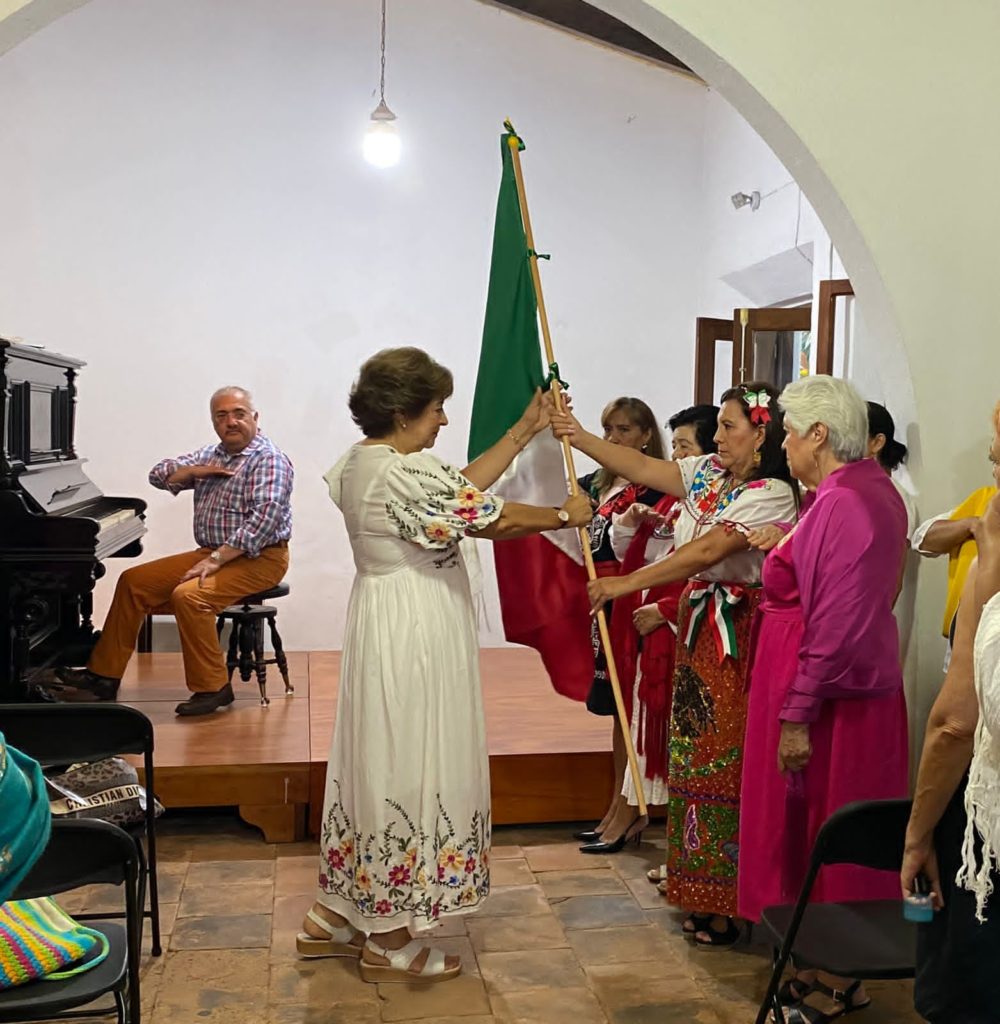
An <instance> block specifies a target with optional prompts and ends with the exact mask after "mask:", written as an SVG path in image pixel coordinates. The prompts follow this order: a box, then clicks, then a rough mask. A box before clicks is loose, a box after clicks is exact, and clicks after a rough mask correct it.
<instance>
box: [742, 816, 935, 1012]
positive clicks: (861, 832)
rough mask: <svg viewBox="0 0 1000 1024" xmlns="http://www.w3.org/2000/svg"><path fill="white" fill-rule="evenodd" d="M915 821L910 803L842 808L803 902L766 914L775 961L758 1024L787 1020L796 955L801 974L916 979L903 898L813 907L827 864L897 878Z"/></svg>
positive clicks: (822, 841) (829, 824)
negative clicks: (786, 984) (787, 984)
mask: <svg viewBox="0 0 1000 1024" xmlns="http://www.w3.org/2000/svg"><path fill="white" fill-rule="evenodd" d="M909 819H910V801H909V800H870V801H865V802H861V803H854V804H848V805H847V806H846V807H841V808H840V809H839V810H838V811H835V812H834V813H833V814H831V815H830V817H829V818H828V819H827V820H826V822H824V824H823V827H822V828H821V829H820V830H819V835H818V836H817V837H816V843H815V845H814V846H813V851H812V858H811V860H810V863H809V870H808V872H807V873H806V878H805V881H804V882H803V883H802V891H801V892H800V893H799V899H798V902H797V903H796V904H795V905H794V906H793V905H791V904H787V905H784V906H778V907H768V908H767V909H765V910H764V912H763V913H762V914H761V925H762V926H763V927H764V928H765V929H766V930H767V932H769V933H770V937H771V939H772V944H773V946H774V954H775V955H774V970H773V971H772V972H771V980H770V982H769V983H768V986H767V992H766V994H765V996H764V1000H763V1002H762V1003H761V1005H760V1010H759V1012H758V1013H757V1024H765V1021H766V1020H767V1015H768V1013H769V1012H770V1011H772V1010H773V1011H774V1015H775V1016H774V1019H775V1020H776V1021H782V1020H784V1016H783V1010H782V1007H781V1005H780V1003H779V1001H778V988H779V986H780V984H781V975H782V973H783V972H784V970H785V966H786V965H787V963H788V960H789V958H790V957H793V956H794V958H795V966H796V967H797V968H799V969H805V970H820V971H826V972H827V973H828V974H834V975H837V976H838V977H841V978H864V979H875V978H878V979H893V978H912V977H913V975H914V973H915V967H916V959H917V950H916V944H917V931H916V928H914V926H913V925H912V924H911V923H910V922H909V921H907V920H905V919H904V918H903V903H902V899H895V900H860V901H855V902H850V903H812V904H810V903H809V894H810V893H811V892H812V887H813V884H814V883H815V881H816V876H817V875H818V874H819V870H820V868H821V867H823V865H824V864H856V865H859V866H861V867H868V868H877V869H879V870H882V871H896V872H898V871H899V870H900V868H901V867H902V863H903V843H904V839H905V837H906V825H907V822H908V821H909Z"/></svg>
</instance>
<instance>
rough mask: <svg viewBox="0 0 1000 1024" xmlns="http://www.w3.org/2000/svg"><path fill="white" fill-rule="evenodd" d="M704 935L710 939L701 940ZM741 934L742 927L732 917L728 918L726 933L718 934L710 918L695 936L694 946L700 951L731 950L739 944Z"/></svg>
mask: <svg viewBox="0 0 1000 1024" xmlns="http://www.w3.org/2000/svg"><path fill="white" fill-rule="evenodd" d="M713 916H714V915H713ZM702 934H705V935H707V936H708V938H707V939H703V938H700V936H701V935H702ZM741 934H742V931H741V929H740V926H739V925H738V924H737V923H736V922H735V921H734V920H733V919H732V918H731V917H727V918H726V930H725V931H724V932H717V931H716V930H715V929H714V928H713V927H712V926H711V918H709V920H708V921H707V922H706V923H705V927H704V928H700V929H699V930H698V933H697V934H696V935H695V937H694V944H695V945H696V946H697V947H698V948H699V949H731V948H732V947H733V946H735V945H736V943H737V942H739V939H740V935H741Z"/></svg>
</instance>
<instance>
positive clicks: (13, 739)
mask: <svg viewBox="0 0 1000 1024" xmlns="http://www.w3.org/2000/svg"><path fill="white" fill-rule="evenodd" d="M0 732H2V733H3V734H4V737H5V738H6V740H7V742H8V743H9V744H10V745H11V746H12V747H16V748H17V749H18V750H21V751H23V752H24V753H25V754H27V755H28V756H29V757H33V758H34V759H35V760H36V761H38V762H39V764H41V765H42V766H43V767H45V768H48V767H52V766H54V765H68V764H75V763H77V762H81V761H100V760H103V759H104V758H106V757H116V756H117V755H119V754H141V755H142V765H143V773H144V776H145V778H144V785H145V788H146V811H145V818H144V821H143V824H142V826H141V827H139V828H138V829H137V830H136V834H135V835H134V837H133V838H134V839H135V844H136V847H137V850H138V855H139V905H140V907H141V908H142V916H143V918H146V917H148V918H149V919H150V924H151V926H152V933H153V934H152V949H151V952H152V954H153V956H160V954H161V953H162V947H161V945H160V899H159V892H158V889H157V883H156V806H155V803H154V799H153V794H154V793H155V792H156V790H155V788H154V780H153V723H152V722H151V721H150V720H149V719H148V718H147V717H146V716H145V715H144V714H143V713H142V712H141V711H137V710H136V709H135V708H130V707H128V706H127V705H125V704H0ZM143 838H145V850H144V849H143V842H142V839H143ZM147 889H148V891H149V910H148V911H147V910H146V909H145V908H146V891H147ZM107 916H108V915H106V914H90V915H87V914H78V915H77V917H78V918H80V920H86V919H88V918H92V917H101V918H104V917H107Z"/></svg>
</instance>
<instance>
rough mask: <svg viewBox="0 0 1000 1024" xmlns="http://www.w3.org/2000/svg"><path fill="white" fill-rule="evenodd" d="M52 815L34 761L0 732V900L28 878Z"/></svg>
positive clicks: (47, 831)
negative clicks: (10, 745) (8, 743)
mask: <svg viewBox="0 0 1000 1024" xmlns="http://www.w3.org/2000/svg"><path fill="white" fill-rule="evenodd" d="M51 827H52V814H51V812H50V811H49V797H48V791H47V790H46V788H45V779H44V778H43V777H42V769H41V767H40V766H39V764H38V762H37V761H33V760H32V759H31V758H30V757H27V756H26V755H24V754H22V753H21V751H20V750H15V749H14V748H13V747H8V746H7V742H6V741H5V740H4V738H3V734H2V733H0V903H3V902H4V901H5V900H6V899H7V898H8V897H9V896H10V895H11V893H13V892H14V890H15V889H17V887H18V886H19V885H20V884H21V882H22V881H24V879H25V878H26V877H27V874H28V872H29V871H30V870H31V868H32V866H33V865H34V863H35V861H36V860H38V858H39V857H40V856H41V855H42V851H43V850H44V849H45V847H46V845H47V844H48V841H49V831H50V829H51Z"/></svg>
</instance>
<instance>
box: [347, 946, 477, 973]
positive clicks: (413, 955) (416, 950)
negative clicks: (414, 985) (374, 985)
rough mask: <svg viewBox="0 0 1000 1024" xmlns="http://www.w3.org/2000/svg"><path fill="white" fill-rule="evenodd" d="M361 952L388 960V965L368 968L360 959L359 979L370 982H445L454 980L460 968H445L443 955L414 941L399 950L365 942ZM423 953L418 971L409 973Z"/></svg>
mask: <svg viewBox="0 0 1000 1024" xmlns="http://www.w3.org/2000/svg"><path fill="white" fill-rule="evenodd" d="M365 949H367V950H368V951H369V952H371V953H374V954H375V955H376V956H380V957H382V958H383V959H385V960H388V961H389V962H388V964H370V963H368V962H367V961H366V960H364V959H362V961H361V964H360V969H361V977H362V978H364V980H365V981H370V982H383V983H385V982H407V981H424V982H431V981H447V980H448V978H454V977H455V976H456V975H457V974H460V973H461V971H462V965H461V964H458V965H457V966H456V967H445V955H444V953H442V952H441V950H440V949H434V948H433V947H430V946H425V945H424V944H423V943H422V942H418V941H417V940H416V939H410V941H409V942H408V943H407V944H406V945H405V946H403V947H401V948H400V949H383V948H382V947H381V946H380V945H379V944H378V943H377V942H373V941H372V940H371V938H368V939H367V941H366V942H365ZM425 949H426V950H427V959H426V960H425V961H424V966H423V967H421V968H420V970H419V971H411V970H410V967H411V965H412V964H413V962H414V960H416V959H417V957H418V956H420V954H421V953H422V952H423V951H424V950H425Z"/></svg>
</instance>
